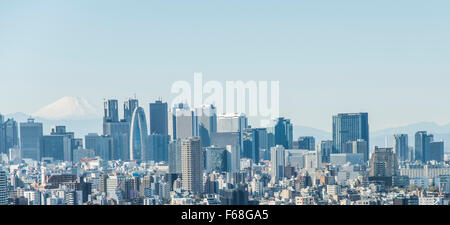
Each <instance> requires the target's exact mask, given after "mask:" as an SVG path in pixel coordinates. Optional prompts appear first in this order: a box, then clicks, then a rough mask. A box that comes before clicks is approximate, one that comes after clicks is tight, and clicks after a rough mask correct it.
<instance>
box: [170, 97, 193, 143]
mask: <svg viewBox="0 0 450 225" xmlns="http://www.w3.org/2000/svg"><path fill="white" fill-rule="evenodd" d="M171 114H172V115H171V120H170V123H171V124H170V125H171V126H170V127H171V129H170V130H171V133H170V135H171V136H172V140H176V139H185V138H189V137H194V136H198V123H197V120H196V117H195V116H194V112H193V111H192V110H190V108H189V106H188V105H186V104H183V103H180V104H178V105H176V106H175V107H173V108H172V110H171Z"/></svg>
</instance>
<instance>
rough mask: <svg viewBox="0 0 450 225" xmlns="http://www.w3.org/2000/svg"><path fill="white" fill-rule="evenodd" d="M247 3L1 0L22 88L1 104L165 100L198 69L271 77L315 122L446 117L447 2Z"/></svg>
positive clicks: (6, 50) (16, 107)
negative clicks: (365, 115) (343, 115)
mask: <svg viewBox="0 0 450 225" xmlns="http://www.w3.org/2000/svg"><path fill="white" fill-rule="evenodd" d="M253 3H255V2H252V1H249V2H246V3H243V2H240V1H239V3H237V1H227V2H203V1H189V3H188V2H182V1H179V2H178V3H177V4H175V5H170V6H169V5H168V3H162V2H156V1H148V2H145V3H139V4H138V3H136V2H133V3H123V2H120V1H107V2H106V1H96V2H91V1H72V2H65V3H62V2H58V1H35V2H33V3H23V2H14V1H13V2H11V1H0V25H1V27H2V28H1V29H0V34H1V35H0V48H1V49H2V51H1V52H0V74H2V82H4V83H7V84H9V85H11V86H20V88H21V90H24V91H20V92H16V93H15V97H14V98H2V100H1V101H0V112H2V113H3V114H8V113H15V112H24V113H27V114H30V113H32V112H35V111H37V110H38V109H39V108H40V107H42V106H44V105H47V104H49V103H51V102H53V101H55V100H57V99H58V98H59V97H62V96H77V97H84V98H86V99H87V100H88V101H89V102H91V103H92V104H93V105H98V104H101V101H102V99H103V98H104V97H105V96H107V95H108V94H112V95H114V96H116V97H117V98H118V99H120V100H122V99H125V98H127V97H130V96H131V95H133V94H134V93H136V94H137V95H138V98H139V99H140V100H141V101H142V100H143V99H141V98H142V97H146V98H147V96H161V97H163V99H171V98H172V97H173V96H171V95H170V85H171V84H172V83H173V82H175V81H178V80H187V81H191V80H192V78H191V75H192V74H193V73H194V72H203V73H204V74H205V78H206V79H208V80H218V81H221V82H224V81H225V78H226V80H243V81H247V80H261V79H263V80H273V79H274V78H276V80H279V81H280V96H281V102H280V111H281V112H284V113H286V114H287V115H283V116H286V117H289V118H290V119H292V121H294V122H295V124H301V125H305V126H310V127H315V128H318V129H322V130H330V128H329V127H330V123H329V121H328V120H324V119H323V118H328V116H329V115H333V114H336V113H340V112H369V113H370V114H371V119H372V121H378V122H377V123H373V126H372V127H373V129H374V130H379V129H383V128H388V127H395V126H402V125H406V124H411V123H416V122H424V121H425V122H436V123H438V124H450V118H449V117H448V116H447V115H450V106H448V105H447V104H443V103H442V101H441V99H445V97H446V96H449V95H450V93H449V90H448V88H447V83H448V81H449V78H448V77H449V76H448V73H449V72H450V71H449V70H448V67H447V66H446V64H447V62H448V61H449V57H450V54H449V52H450V51H449V47H450V43H449V40H450V38H449V35H450V32H449V31H448V29H446V27H447V23H446V21H448V20H449V15H448V13H447V12H446V10H445V9H446V8H448V7H447V6H449V4H450V3H448V2H447V1H435V3H436V4H438V5H440V7H434V6H432V5H433V4H427V3H423V2H421V1H404V0H401V1H395V2H392V1H377V2H371V3H361V2H353V4H351V6H349V5H348V4H341V3H339V2H329V3H328V4H325V5H324V4H321V3H319V2H311V1H309V2H307V1H295V2H293V1H288V2H285V3H283V4H274V3H270V2H260V1H258V2H257V3H258V4H253ZM238 5H239V6H240V7H237V6H238ZM405 6H407V7H406V8H405ZM219 9H220V13H219ZM116 15H120V16H117V17H116ZM229 15H234V16H233V17H230V16H229ZM380 15H382V18H380ZM88 34H89V35H88ZM24 65H26V66H24ZM128 79H129V80H139V81H141V82H137V83H135V84H134V85H123V83H124V81H125V82H126V81H127V80H128ZM29 81H33V82H29ZM67 81H69V82H67ZM113 90H114V91H113ZM33 93H39V95H36V94H33ZM423 93H426V94H423ZM0 95H2V96H9V95H10V91H9V89H1V90H0ZM290 99H299V100H301V103H302V104H300V103H298V104H291V102H290ZM24 102H26V104H23V103H24ZM417 104H419V105H420V106H422V107H416V106H417ZM305 105H306V106H308V107H304V106H305ZM319 109H320V110H319ZM144 110H147V107H144ZM430 118H432V119H430Z"/></svg>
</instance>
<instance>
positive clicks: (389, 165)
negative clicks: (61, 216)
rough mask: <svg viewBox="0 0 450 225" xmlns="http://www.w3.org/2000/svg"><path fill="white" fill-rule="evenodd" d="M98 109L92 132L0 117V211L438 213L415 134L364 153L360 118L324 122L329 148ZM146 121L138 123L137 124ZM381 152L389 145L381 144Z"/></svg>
mask: <svg viewBox="0 0 450 225" xmlns="http://www.w3.org/2000/svg"><path fill="white" fill-rule="evenodd" d="M118 105H119V102H118V101H117V100H115V99H107V100H105V101H104V108H103V109H104V115H103V133H102V134H97V133H89V134H87V135H86V136H85V137H84V141H83V139H82V138H77V134H75V133H74V132H70V131H67V128H66V127H65V126H64V125H57V126H52V127H51V129H50V130H43V125H44V124H43V123H42V122H39V121H38V120H35V119H33V118H29V119H27V120H26V121H18V122H16V121H15V120H14V119H13V118H7V119H5V118H4V117H3V116H1V115H0V120H1V123H0V125H1V126H0V128H1V129H0V146H1V150H2V151H1V153H0V162H1V163H0V165H1V166H0V204H6V205H163V204H166V205H191V204H199V205H218V204H222V205H253V204H260V205H394V204H397V205H398V204H407V205H414V204H416V205H420V204H422V205H425V204H441V205H443V204H449V203H450V165H449V157H448V156H449V155H448V154H446V153H445V143H444V142H443V141H435V140H434V135H433V134H429V133H428V132H426V131H418V132H417V133H416V134H415V138H414V142H415V143H414V146H409V143H408V134H391V135H392V137H393V138H392V146H391V147H389V146H385V147H383V148H380V147H376V146H372V147H371V146H370V145H369V130H368V129H369V124H368V114H367V113H347V114H338V115H336V116H333V117H332V124H333V127H332V128H333V129H332V131H333V133H332V136H331V137H329V139H317V145H316V137H314V136H308V134H302V135H305V136H300V137H295V138H294V133H293V130H294V129H293V123H292V122H291V120H290V119H288V118H285V117H280V118H275V119H274V120H273V123H272V124H270V125H269V126H268V127H252V126H251V125H250V124H249V118H248V117H247V116H246V115H245V114H240V113H235V114H225V115H220V114H218V113H217V110H216V107H215V106H214V105H202V106H198V107H192V109H191V107H190V106H189V105H187V104H185V103H180V104H176V105H173V106H171V107H168V105H167V103H166V102H163V101H162V99H158V100H157V101H155V102H154V103H150V104H149V106H150V108H149V112H150V113H149V115H146V113H145V112H144V109H143V108H141V107H139V102H138V100H137V99H133V98H129V99H126V100H125V101H124V102H123V114H122V115H123V118H122V119H121V118H119V115H120V113H119V107H118ZM147 122H148V123H147ZM386 145H389V143H386Z"/></svg>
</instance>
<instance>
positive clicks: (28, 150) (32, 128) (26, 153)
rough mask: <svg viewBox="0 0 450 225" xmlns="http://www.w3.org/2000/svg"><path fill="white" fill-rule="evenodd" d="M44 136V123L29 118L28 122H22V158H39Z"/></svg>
mask: <svg viewBox="0 0 450 225" xmlns="http://www.w3.org/2000/svg"><path fill="white" fill-rule="evenodd" d="M42 136H43V128H42V123H36V122H34V119H31V118H30V119H28V122H26V123H20V146H21V150H22V158H25V159H33V160H39V159H40V157H39V152H40V151H39V150H40V141H41V137H42Z"/></svg>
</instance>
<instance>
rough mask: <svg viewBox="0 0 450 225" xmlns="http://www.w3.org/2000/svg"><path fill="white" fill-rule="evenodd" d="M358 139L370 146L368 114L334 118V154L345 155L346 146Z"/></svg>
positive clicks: (349, 114)
mask: <svg viewBox="0 0 450 225" xmlns="http://www.w3.org/2000/svg"><path fill="white" fill-rule="evenodd" d="M358 139H362V140H365V141H366V142H367V146H370V144H369V116H368V113H345V114H338V115H336V116H333V153H344V145H345V144H346V143H347V142H349V141H351V142H353V141H357V140H358Z"/></svg>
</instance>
